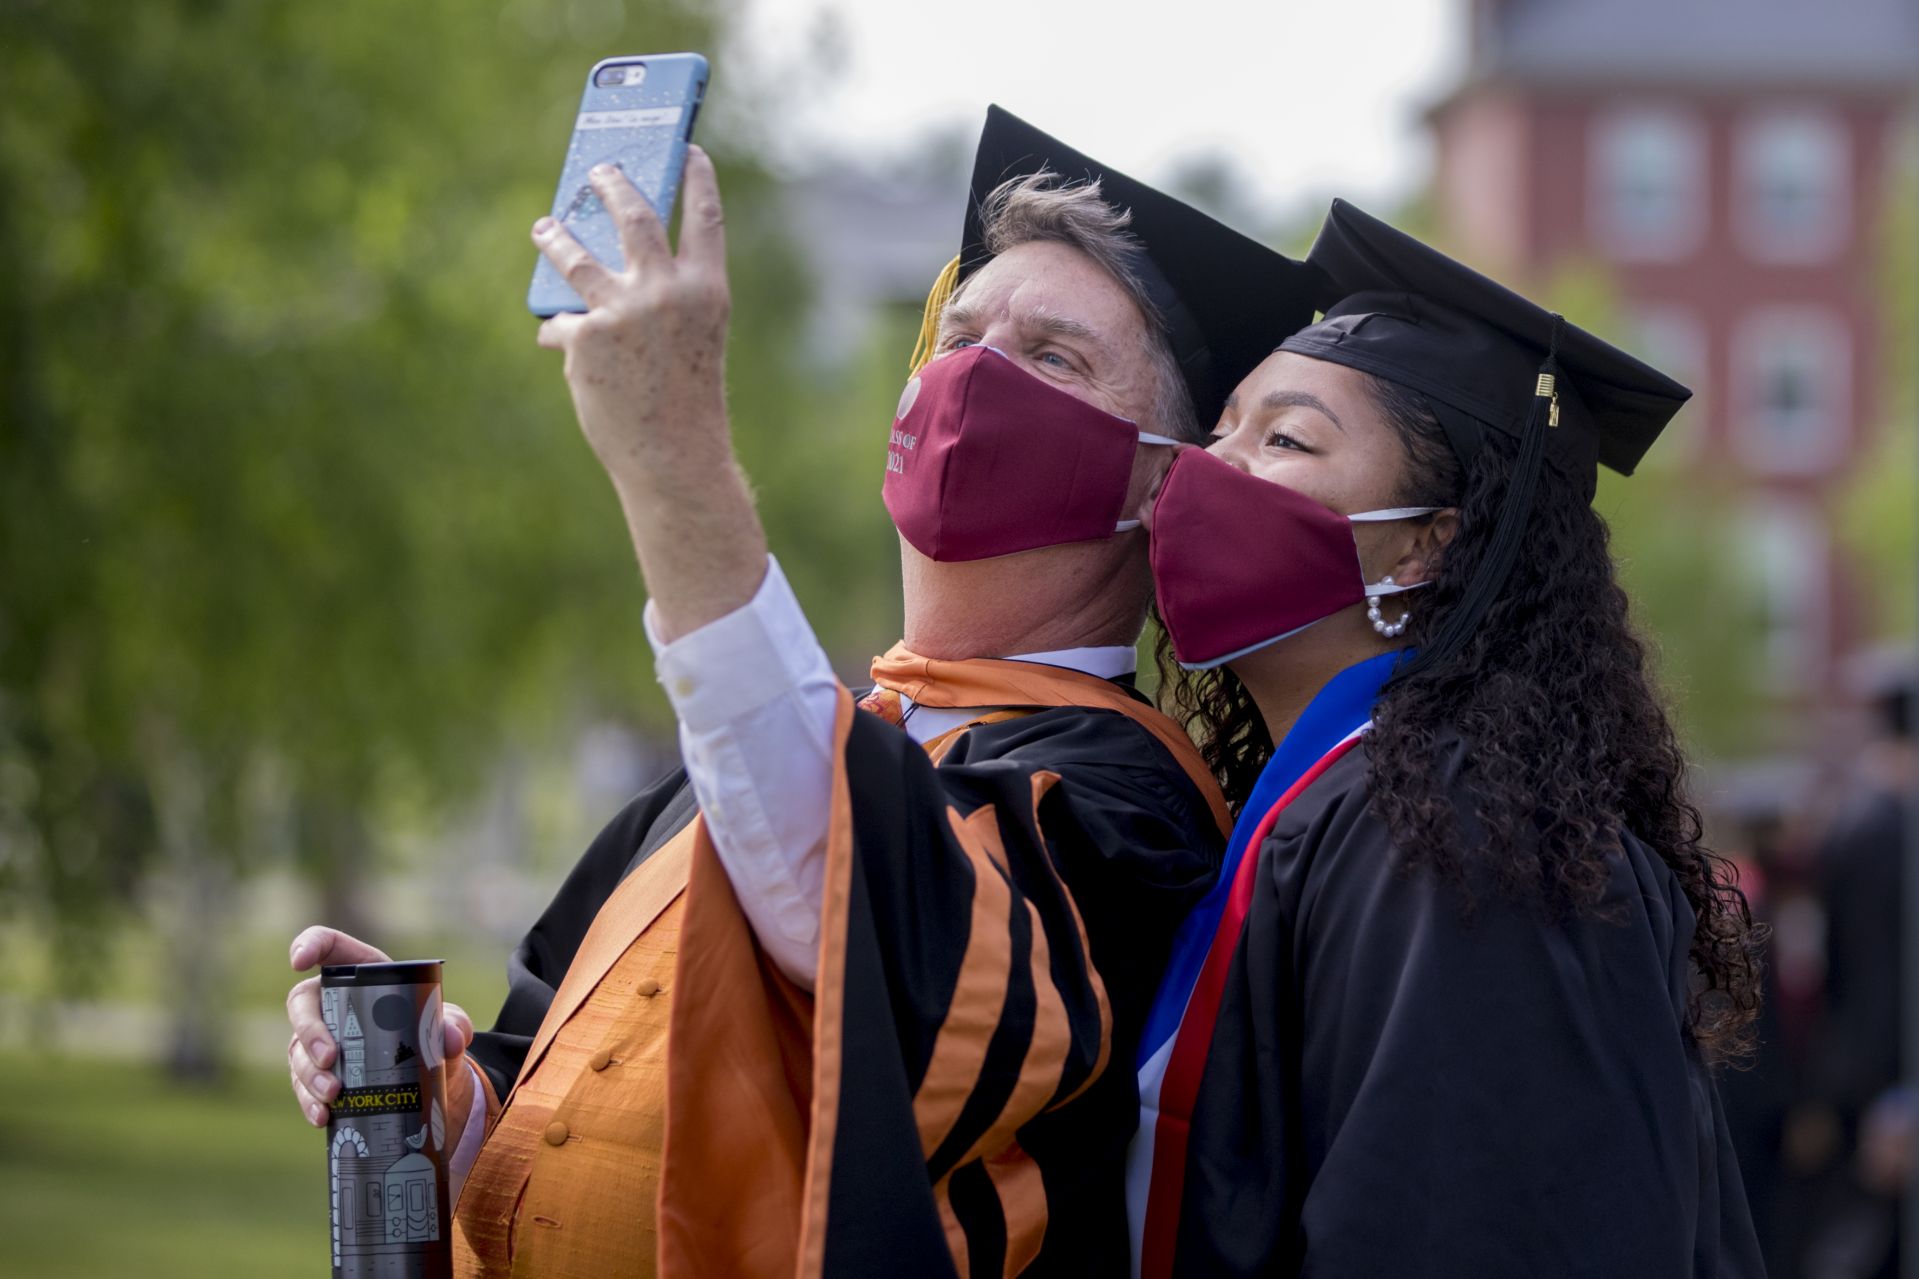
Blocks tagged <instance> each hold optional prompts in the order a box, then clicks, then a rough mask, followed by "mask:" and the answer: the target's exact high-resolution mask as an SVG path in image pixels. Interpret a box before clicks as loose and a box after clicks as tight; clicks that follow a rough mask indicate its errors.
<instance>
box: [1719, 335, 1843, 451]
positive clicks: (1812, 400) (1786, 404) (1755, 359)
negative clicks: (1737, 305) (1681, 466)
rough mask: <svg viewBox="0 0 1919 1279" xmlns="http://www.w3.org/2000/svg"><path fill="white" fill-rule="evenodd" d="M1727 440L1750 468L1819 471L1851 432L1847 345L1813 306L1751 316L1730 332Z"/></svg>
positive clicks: (1841, 447)
mask: <svg viewBox="0 0 1919 1279" xmlns="http://www.w3.org/2000/svg"><path fill="white" fill-rule="evenodd" d="M1733 378H1734V384H1735V386H1736V387H1737V398H1736V401H1735V404H1734V409H1733V412H1734V436H1735V438H1736V440H1737V441H1738V447H1739V452H1740V455H1741V457H1742V458H1743V459H1744V460H1745V462H1746V464H1747V465H1748V466H1750V467H1751V468H1752V469H1753V470H1755V471H1764V472H1790V473H1806V472H1816V471H1823V470H1826V469H1828V468H1829V467H1831V466H1833V465H1835V464H1836V463H1837V462H1838V461H1839V460H1840V459H1841V457H1842V456H1843V455H1844V452H1845V448H1846V444H1847V441H1848V438H1849V436H1850V435H1851V429H1850V423H1849V421H1848V415H1849V414H1850V412H1851V407H1852V406H1851V403H1850V398H1851V397H1850V392H1851V387H1852V344H1851V342H1850V341H1849V340H1848V337H1847V332H1846V326H1845V323H1844V321H1843V320H1841V319H1840V318H1839V317H1837V316H1835V315H1834V314H1833V313H1831V312H1830V311H1827V310H1824V309H1821V308H1818V307H1768V308H1762V309H1759V310H1756V311H1753V312H1751V313H1750V314H1748V315H1747V316H1746V318H1745V319H1744V320H1743V321H1742V322H1741V323H1740V325H1739V327H1738V329H1736V330H1735V331H1734V335H1733Z"/></svg>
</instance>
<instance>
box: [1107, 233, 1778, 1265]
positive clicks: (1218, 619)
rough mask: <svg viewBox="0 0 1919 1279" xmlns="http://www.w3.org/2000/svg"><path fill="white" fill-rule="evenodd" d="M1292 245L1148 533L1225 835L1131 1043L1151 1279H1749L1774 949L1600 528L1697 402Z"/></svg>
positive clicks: (1325, 246) (1515, 303)
mask: <svg viewBox="0 0 1919 1279" xmlns="http://www.w3.org/2000/svg"><path fill="white" fill-rule="evenodd" d="M1309 261H1310V262H1312V263H1313V264H1315V265H1316V266H1317V267H1318V268H1319V269H1320V270H1321V271H1323V272H1324V273H1325V280H1324V293H1323V295H1322V302H1321V305H1322V306H1324V307H1326V308H1327V309H1326V315H1325V318H1324V319H1323V320H1322V321H1320V322H1319V323H1318V324H1315V325H1312V326H1310V327H1308V328H1306V329H1304V330H1302V331H1301V332H1299V333H1298V334H1296V335H1295V336H1293V337H1291V338H1289V339H1287V340H1286V341H1285V342H1284V343H1283V344H1282V345H1281V347H1280V349H1279V350H1278V351H1277V352H1276V353H1274V354H1273V355H1272V356H1271V357H1269V358H1268V359H1267V360H1266V361H1265V363H1263V364H1262V365H1261V366H1260V367H1259V368H1258V369H1257V370H1255V371H1254V372H1253V373H1252V374H1251V375H1250V376H1248V377H1247V378H1246V379H1245V380H1244V381H1243V382H1241V383H1240V385H1239V388H1238V390H1237V392H1236V393H1235V395H1234V396H1233V398H1232V399H1230V400H1229V401H1228V402H1227V407H1226V411H1225V413H1224V416H1223V418H1222V420H1221V422H1220V425H1219V428H1218V431H1217V432H1216V434H1215V437H1214V443H1213V445H1212V446H1211V450H1210V452H1202V451H1199V450H1192V451H1189V452H1187V453H1184V454H1182V455H1180V457H1179V458H1178V460H1177V461H1176V462H1175V464H1174V466H1173V468H1172V470H1171V472H1170V473H1169V475H1168V476H1167V479H1166V481H1165V483H1164V485H1163V486H1162V488H1161V490H1160V492H1159V494H1158V496H1157V497H1156V498H1155V499H1154V505H1153V509H1152V511H1151V522H1150V528H1151V531H1152V537H1153V568H1154V577H1155V582H1156V585H1157V587H1158V590H1159V600H1160V609H1161V612H1162V615H1163V617H1164V621H1165V624H1166V629H1167V631H1168V633H1169V635H1170V639H1171V644H1172V647H1173V649H1174V651H1175V653H1176V655H1177V658H1178V662H1179V664H1180V665H1181V666H1182V667H1185V668H1187V670H1188V674H1186V675H1185V676H1184V677H1183V678H1181V679H1180V680H1178V681H1177V682H1176V684H1175V687H1174V691H1173V697H1174V700H1175V704H1176V705H1177V707H1178V708H1179V710H1180V711H1181V712H1183V714H1184V716H1185V717H1186V718H1187V719H1188V721H1189V722H1190V723H1191V724H1192V725H1193V726H1194V728H1195V729H1196V731H1197V733H1198V735H1199V737H1200V739H1201V741H1202V744H1203V746H1204V748H1205V750H1206V752H1207V754H1208V756H1209V759H1210V762H1211V763H1212V764H1213V766H1214V767H1215V769H1216V771H1217V772H1218V774H1219V776H1220V777H1221V779H1222V781H1223V782H1224V783H1225V785H1226V789H1227V791H1228V794H1229V795H1230V796H1232V797H1233V798H1234V799H1235V800H1236V801H1238V803H1239V805H1240V814H1239V819H1238V825H1237V828H1236V829H1235V831H1234V834H1233V837H1232V842H1231V844H1230V846H1229V849H1228V854H1227V861H1226V864H1225V867H1224V869H1223V872H1222V879H1221V883H1220V885H1219V888H1218V889H1217V890H1216V891H1215V892H1214V893H1213V894H1212V896H1211V897H1209V898H1208V899H1207V901H1206V902H1205V903H1204V904H1203V905H1202V906H1201V907H1200V909H1199V910H1198V911H1197V912H1196V914H1195V915H1194V916H1193V917H1192V918H1191V919H1190V920H1189V921H1188V922H1187V924H1186V926H1185V928H1184V930H1183V931H1182V933H1181V934H1180V939H1179V942H1178V943H1177V944H1176V951H1175V958H1174V962H1173V965H1172V967H1171V970H1170V971H1169V973H1168V976H1167V978H1166V981H1165V983H1164V985H1163V986H1162V988H1161V993H1160V997H1159V1000H1158V1003H1157V1004H1156V1006H1155V1008H1154V1010H1153V1012H1152V1014H1151V1017H1150V1020H1149V1022H1148V1026H1147V1030H1146V1034H1145V1036H1144V1042H1143V1044H1142V1046H1141V1049H1140V1054H1141V1061H1140V1066H1141V1080H1140V1082H1141V1095H1142V1103H1143V1115H1142V1122H1141V1126H1140V1129H1139V1132H1138V1133H1137V1135H1136V1136H1135V1138H1134V1143H1133V1147H1132V1151H1131V1154H1130V1159H1129V1168H1128V1206H1129V1209H1130V1216H1131V1226H1132V1229H1133V1231H1134V1244H1135V1249H1136V1251H1135V1258H1136V1264H1137V1267H1138V1270H1139V1272H1140V1273H1143V1274H1145V1275H1147V1276H1151V1277H1157V1276H1165V1275H1168V1274H1174V1273H1177V1274H1181V1275H1205V1276H1224V1275H1250V1274H1261V1275H1271V1274H1311V1275H1332V1276H1361V1275H1366V1276H1371V1275H1393V1276H1422V1275H1472V1276H1507V1275H1510V1276H1522V1275H1523V1276H1537V1275H1554V1276H1564V1275H1606V1276H1628V1275H1630V1276H1679V1275H1749V1274H1750V1275H1756V1274H1759V1273H1761V1271H1760V1263H1759V1261H1758V1257H1757V1251H1756V1247H1755V1244H1754V1238H1753V1231H1752V1224H1751V1220H1750V1216H1749V1214H1748V1211H1747V1208H1746V1204H1745V1198H1744V1194H1743V1192H1742V1190H1741V1186H1740V1181H1739V1173H1738V1169H1737V1167H1736V1165H1735V1164H1734V1162H1733V1155H1732V1149H1731V1146H1730V1144H1729V1141H1728V1139H1727V1135H1726V1128H1725V1122H1724V1118H1723V1115H1722V1113H1721V1110H1720V1106H1719V1101H1718V1096H1717V1092H1716V1089H1715V1087H1714V1084H1713V1080H1712V1076H1711V1073H1710V1070H1711V1067H1712V1065H1713V1064H1714V1063H1715V1061H1717V1060H1719V1059H1721V1058H1723V1057H1725V1056H1728V1055H1731V1054H1734V1053H1736V1052H1737V1050H1738V1047H1739V1041H1740V1037H1741V1035H1742V1033H1743V1032H1744V1031H1745V1029H1746V1027H1747V1025H1748V1023H1749V1022H1750V1020H1751V1018H1752V1015H1753V1012H1754V1009H1755V1006H1756V1001H1757V979H1756V973H1755V969H1754V961H1753V958H1752V954H1753V950H1752V938H1751V924H1750V921H1749V917H1748V915H1747V912H1746V910H1745V904H1744V899H1743V898H1742V897H1741V896H1740V895H1739V893H1738V890H1737V889H1736V887H1735V886H1734V885H1733V883H1732V880H1731V875H1730V873H1729V870H1728V868H1727V865H1726V863H1725V862H1723V861H1722V860H1720V859H1719V858H1717V857H1715V856H1714V855H1713V854H1711V853H1710V852H1708V851H1707V850H1706V849H1704V848H1703V847H1701V846H1700V843H1699V838H1700V829H1699V821H1698V816H1697V814H1696V812H1695V810H1694V809H1693V808H1692V806H1691V805H1690V804H1689V803H1688V802H1687V801H1686V799H1685V797H1684V791H1683V780H1684V770H1685V764H1684V760H1683V759H1682V758H1681V755H1680V752H1679V748H1678V745H1677V743H1676V741H1675V739H1674V735H1673V731H1672V728H1671V726H1670V724H1669V723H1668V721H1667V718H1666V716H1665V713H1664V711H1663V710H1662V709H1661V706H1660V703H1659V701H1658V699H1657V697H1656V695H1655V693H1654V691H1653V689H1652V687H1651V684H1650V680H1649V678H1648V676H1647V673H1646V670H1645V649H1644V647H1643V645H1642V643H1641V641H1640V640H1639V639H1638V638H1637V637H1636V636H1635V635H1634V633H1633V631H1632V628H1631V626H1630V625H1629V623H1628V620H1627V603H1626V598H1625V595H1624V594H1623V593H1622V592H1621V590H1620V588H1619V586H1618V585H1617V583H1616V582H1615V580H1614V573H1613V565H1612V561H1611V558H1610V556H1609V554H1608V551H1607V544H1606V536H1607V535H1606V528H1605V525H1604V523H1603V522H1602V521H1601V519H1600V518H1599V516H1598V515H1597V514H1595V513H1594V512H1593V510H1592V509H1591V506H1590V503H1591V499H1592V495H1593V489H1594V484H1595V481H1596V478H1597V465H1598V464H1599V463H1604V464H1605V465H1607V466H1610V467H1612V468H1613V469H1614V470H1617V471H1620V472H1624V473H1630V472H1631V470H1632V469H1633V467H1634V466H1635V464H1636V463H1637V462H1638V461H1639V459H1640V457H1641V456H1642V455H1643V454H1644V452H1645V451H1646V449H1647V447H1648V446H1649V445H1650V444H1651V443H1652V442H1653V440H1654V439H1655V437H1657V435H1658V434H1659V432H1660V430H1661V429H1662V428H1663V427H1664V426H1665V424H1666V423H1667V421H1668V420H1669V419H1670V418H1671V416H1672V415H1673V413H1674V412H1675V411H1676V410H1677V409H1678V408H1679V406H1680V405H1681V404H1682V403H1683V402H1684V400H1685V399H1686V397H1687V395H1688V392H1687V391H1686V390H1685V388H1683V387H1681V386H1679V385H1677V384H1676V383H1674V382H1672V381H1671V380H1669V379H1668V378H1666V377H1664V376H1662V375H1660V374H1659V373H1657V372H1656V371H1654V370H1653V369H1651V368H1648V367H1647V366H1646V365H1644V364H1642V363H1640V362H1639V361H1637V360H1634V359H1632V358H1631V357H1629V356H1627V355H1625V354H1623V353H1622V352H1620V351H1617V350H1615V349H1613V348H1612V347H1610V346H1607V345H1606V344H1605V343H1603V342H1601V341H1599V340H1598V339H1596V338H1594V337H1592V336H1591V335H1590V334H1587V333H1585V332H1583V331H1581V330H1579V329H1577V328H1575V327H1573V326H1572V325H1570V324H1566V323H1564V322H1563V321H1562V320H1561V318H1560V317H1558V316H1556V315H1551V314H1548V313H1547V312H1546V311H1544V310H1542V309H1540V308H1539V307H1536V306H1534V305H1533V304H1531V303H1530V302H1528V301H1526V300H1525V299H1523V298H1521V297H1519V296H1517V295H1515V294H1513V293H1511V292H1509V291H1508V290H1506V289H1504V288H1502V287H1500V286H1499V285H1497V284H1494V283H1493V282H1491V281H1490V280H1487V279H1485V278H1484V277H1481V276H1479V275H1476V274H1474V273H1473V272H1471V271H1469V270H1467V269H1465V268H1464V267H1462V266H1460V265H1459V264H1457V263H1455V262H1453V261H1452V260H1450V259H1448V258H1446V257H1444V256H1443V255H1441V254H1439V253H1436V252H1434V251H1433V250H1431V249H1429V248H1427V247H1426V246H1424V245H1422V244H1420V243H1418V242H1417V241H1415V240H1412V239H1410V238H1409V237H1407V236H1405V235H1403V234H1400V233H1399V232H1396V231H1394V230H1393V229H1392V228H1390V227H1387V226H1386V225H1384V224H1383V223H1380V222H1378V221H1376V220H1374V219H1372V218H1370V217H1368V216H1367V215H1365V214H1364V213H1361V212H1360V211H1359V210H1357V209H1354V208H1352V207H1351V206H1349V205H1346V204H1343V203H1336V204H1335V205H1334V206H1333V210H1332V213H1331V215H1330V216H1329V219H1328V221H1327V223H1326V225H1325V227H1324V228H1323V230H1322V231H1321V233H1320V237H1319V240H1318V242H1317V243H1316V245H1315V246H1314V248H1313V251H1312V254H1311V256H1310V258H1309ZM1412 588H1423V589H1419V590H1417V591H1416V593H1412V594H1407V593H1405V592H1407V591H1409V590H1412Z"/></svg>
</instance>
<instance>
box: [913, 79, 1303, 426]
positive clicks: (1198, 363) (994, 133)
mask: <svg viewBox="0 0 1919 1279" xmlns="http://www.w3.org/2000/svg"><path fill="white" fill-rule="evenodd" d="M1042 171H1047V172H1052V173H1057V174H1059V175H1060V176H1061V177H1062V178H1064V179H1066V180H1067V181H1069V182H1087V181H1093V180H1097V181H1098V182H1099V183H1100V194H1101V195H1102V196H1103V197H1104V198H1105V200H1106V202H1107V203H1108V204H1111V205H1113V206H1114V207H1115V208H1119V209H1124V210H1126V211H1128V212H1130V213H1131V215H1132V221H1131V223H1130V225H1129V227H1128V230H1129V231H1130V232H1131V234H1132V235H1133V237H1134V239H1135V240H1136V241H1137V242H1138V244H1139V247H1140V249H1141V250H1142V253H1141V258H1140V260H1139V262H1138V267H1139V274H1140V276H1141V278H1142V280H1143V281H1144V282H1145V285H1146V290H1147V293H1148V294H1149V295H1150V296H1151V297H1152V299H1153V302H1154V303H1155V305H1156V306H1157V307H1158V309H1159V312H1160V316H1161V318H1162V319H1163V320H1164V321H1165V324H1166V329H1167V335H1168V337H1169V338H1170V340H1171V344H1172V349H1173V356H1174V359H1175V360H1176V361H1177V362H1178V364H1179V368H1180V373H1181V374H1182V376H1183V377H1184V378H1185V381H1186V386H1187V390H1188V391H1190V392H1191V394H1192V398H1193V407H1194V409H1195V410H1196V412H1197V413H1198V415H1199V420H1200V422H1201V424H1202V425H1209V424H1210V423H1211V422H1212V421H1213V419H1214V418H1215V417H1217V416H1218V414H1219V411H1220V408H1221V407H1222V406H1223V405H1224V404H1225V402H1226V397H1227V396H1228V395H1230V394H1231V393H1232V390H1233V387H1234V386H1236V385H1237V384H1238V383H1239V380H1240V379H1241V378H1242V377H1244V376H1246V374H1248V373H1250V372H1251V371H1252V370H1253V368H1254V367H1255V366H1256V365H1257V364H1258V363H1259V362H1260V361H1261V360H1263V359H1265V358H1266V357H1267V356H1268V355H1270V354H1271V353H1272V350H1273V347H1274V346H1276V345H1278V343H1279V340H1280V339H1281V338H1282V337H1284V336H1286V335H1287V334H1288V333H1291V332H1293V331H1294V330H1296V329H1298V328H1299V327H1300V326H1301V325H1302V324H1305V323H1307V322H1308V321H1309V320H1311V319H1312V318H1313V312H1314V311H1315V309H1316V307H1315V302H1314V296H1313V287H1312V275H1311V273H1310V272H1309V271H1307V270H1306V268H1305V267H1304V266H1302V265H1301V264H1300V263H1298V262H1295V261H1293V260H1292V259H1291V258H1289V257H1286V256H1285V255H1284V254H1281V253H1276V252H1274V251H1273V250H1272V249H1269V248H1267V247H1266V246H1265V245H1263V244H1261V243H1259V242H1258V241H1257V240H1253V239H1250V238H1248V237H1247V236H1244V235H1241V234H1240V233H1239V232H1237V231H1235V230H1233V229H1232V228H1231V227H1229V226H1226V225H1225V224H1224V223H1222V222H1219V221H1217V220H1215V219H1213V218H1211V217H1208V216H1207V215H1206V214H1204V213H1201V212H1200V211H1199V210H1198V209H1195V208H1193V207H1192V206H1191V205H1188V204H1185V203H1183V202H1182V201H1179V200H1175V199H1174V198H1173V197H1171V196H1169V195H1167V194H1165V193H1164V192H1162V191H1157V190H1155V189H1153V188H1152V187H1150V186H1147V185H1146V184H1145V183H1143V182H1139V181H1136V180H1134V179H1132V178H1129V177H1127V176H1126V175H1125V174H1123V173H1120V172H1119V171H1117V170H1115V169H1109V168H1107V167H1106V166H1105V165H1102V164H1100V163H1099V162H1098V161H1096V160H1092V159H1090V158H1088V157H1087V156H1085V155H1083V154H1081V153H1080V152H1078V151H1076V150H1074V149H1073V148H1072V147H1069V146H1067V145H1066V144H1065V143H1063V142H1061V141H1060V140H1059V139H1057V138H1055V137H1052V136H1051V135H1049V134H1047V133H1045V132H1043V131H1041V130H1039V129H1036V128H1034V127H1033V126H1032V125H1030V124H1028V123H1026V121H1024V120H1022V119H1020V118H1019V117H1018V116H1016V115H1014V114H1012V113H1011V112H1009V111H1006V110H1003V109H1001V108H1000V107H997V106H991V107H988V108H987V109H986V126H985V128H984V129H982V130H981V131H980V140H979V151H978V153H977V154H976V155H975V157H974V160H973V180H972V186H971V189H970V190H969V192H968V195H967V201H966V220H965V225H964V227H963V229H962V231H961V235H960V251H959V255H958V256H957V257H955V258H954V259H953V261H951V262H949V263H948V264H947V267H946V270H945V271H943V272H942V273H941V275H940V278H939V280H938V281H936V282H935V283H934V286H933V291H932V293H931V294H930V295H929V296H928V298H927V300H926V315H925V325H924V328H923V330H922V333H921V345H920V347H919V349H917V350H915V352H914V355H913V364H914V366H915V367H916V368H917V367H918V366H919V365H920V364H921V363H922V362H923V361H924V360H925V359H926V358H927V357H929V356H930V355H931V351H932V344H933V339H934V336H935V334H936V332H937V329H938V325H939V316H940V312H941V311H942V310H943V309H944V307H945V305H946V303H947V301H948V300H949V299H950V298H951V297H952V295H953V293H954V291H955V290H957V289H958V287H959V286H960V284H961V283H963V282H964V281H965V280H966V278H967V277H968V276H970V275H972V274H973V272H975V271H977V270H978V269H979V268H980V267H982V266H984V265H985V264H986V263H987V261H988V260H989V259H990V258H991V256H992V255H991V254H990V253H988V252H987V250H986V245H985V242H984V235H983V228H982V226H981V222H980V210H981V207H982V206H983V205H984V204H985V202H986V198H987V196H989V195H990V194H992V192H993V190H994V188H996V187H998V186H999V185H1000V184H1001V183H1002V182H1005V181H1007V180H1008V179H1011V178H1020V177H1026V176H1029V175H1031V174H1035V173H1040V172H1042Z"/></svg>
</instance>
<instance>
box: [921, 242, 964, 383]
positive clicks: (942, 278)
mask: <svg viewBox="0 0 1919 1279" xmlns="http://www.w3.org/2000/svg"><path fill="white" fill-rule="evenodd" d="M959 269H960V260H959V259H958V258H957V257H956V258H954V259H953V260H952V261H951V262H948V263H947V264H946V267H945V269H943V270H942V271H941V272H940V273H939V276H938V278H936V279H935V280H934V281H933V288H932V290H931V291H930V292H928V293H927V295H926V313H925V314H924V315H922V316H921V317H920V336H919V341H917V342H915V343H913V363H912V368H911V371H912V372H914V373H918V372H919V371H920V370H921V369H923V368H925V367H926V363H927V361H928V360H931V359H932V358H933V356H934V355H935V353H937V351H938V349H939V340H940V316H942V315H944V314H945V313H946V304H947V303H948V302H951V301H952V300H953V293H954V290H956V289H958V288H959Z"/></svg>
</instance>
